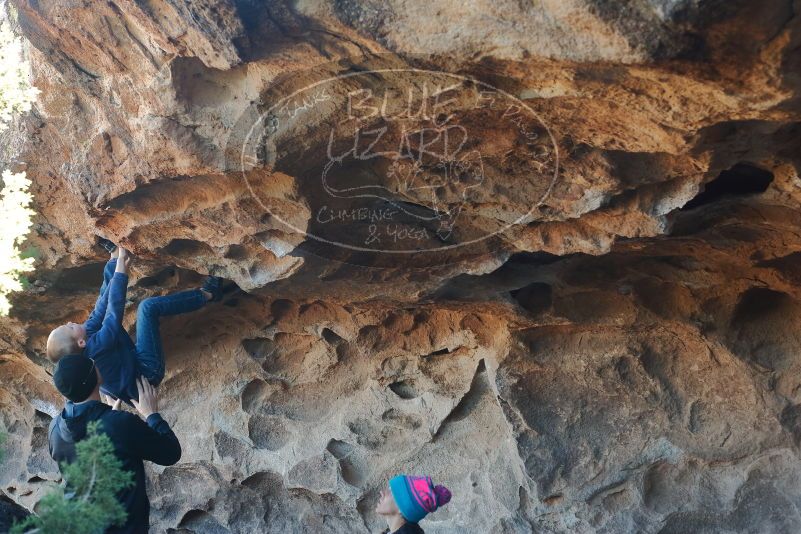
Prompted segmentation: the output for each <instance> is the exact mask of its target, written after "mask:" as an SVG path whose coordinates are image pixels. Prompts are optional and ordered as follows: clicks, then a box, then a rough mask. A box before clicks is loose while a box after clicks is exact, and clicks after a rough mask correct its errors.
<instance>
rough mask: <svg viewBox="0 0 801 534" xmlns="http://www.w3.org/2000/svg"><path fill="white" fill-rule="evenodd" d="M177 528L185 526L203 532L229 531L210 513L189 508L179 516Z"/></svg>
mask: <svg viewBox="0 0 801 534" xmlns="http://www.w3.org/2000/svg"><path fill="white" fill-rule="evenodd" d="M178 528H185V529H187V530H191V531H194V532H203V533H204V534H228V533H230V531H229V530H228V529H227V528H225V527H223V526H222V525H221V524H220V523H219V522H218V521H217V520H216V519H215V518H214V516H212V515H211V514H209V513H208V512H206V511H204V510H197V509H195V510H189V511H188V512H186V513H185V514H184V516H183V517H182V518H181V521H180V522H179V523H178Z"/></svg>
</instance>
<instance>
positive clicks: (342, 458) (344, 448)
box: [326, 439, 364, 487]
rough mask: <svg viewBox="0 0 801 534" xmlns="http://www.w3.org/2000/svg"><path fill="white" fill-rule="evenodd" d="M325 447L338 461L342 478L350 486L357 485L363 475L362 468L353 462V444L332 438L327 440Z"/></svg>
mask: <svg viewBox="0 0 801 534" xmlns="http://www.w3.org/2000/svg"><path fill="white" fill-rule="evenodd" d="M326 449H327V450H328V452H330V453H331V455H332V456H333V457H334V458H336V459H337V461H339V468H340V471H341V473H342V478H343V480H345V482H347V483H348V484H350V485H351V486H355V487H359V486H360V484H361V483H362V481H363V480H364V476H363V473H362V471H363V470H362V469H361V468H360V466H357V465H356V463H355V460H356V458H355V456H354V451H355V450H356V449H355V448H354V447H353V445H351V444H350V443H346V442H344V441H339V440H338V439H332V440H331V441H329V442H328V446H327V447H326Z"/></svg>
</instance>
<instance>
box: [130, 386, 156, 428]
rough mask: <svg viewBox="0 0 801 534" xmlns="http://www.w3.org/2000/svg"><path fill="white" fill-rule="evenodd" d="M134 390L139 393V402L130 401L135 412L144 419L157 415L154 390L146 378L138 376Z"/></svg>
mask: <svg viewBox="0 0 801 534" xmlns="http://www.w3.org/2000/svg"><path fill="white" fill-rule="evenodd" d="M136 389H137V391H138V392H139V401H136V400H133V399H131V403H133V405H134V408H136V411H137V412H139V413H140V414H142V417H144V418H145V419H147V418H148V417H150V416H151V415H153V414H154V413H158V411H159V399H158V394H157V393H156V388H154V387H153V386H151V385H150V382H148V381H147V379H146V378H143V377H141V376H140V377H139V378H137V379H136Z"/></svg>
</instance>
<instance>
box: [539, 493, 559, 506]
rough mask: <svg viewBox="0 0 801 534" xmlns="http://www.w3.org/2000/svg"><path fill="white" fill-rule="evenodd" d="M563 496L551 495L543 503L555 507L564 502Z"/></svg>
mask: <svg viewBox="0 0 801 534" xmlns="http://www.w3.org/2000/svg"><path fill="white" fill-rule="evenodd" d="M562 499H563V496H562V494H561V493H555V494H554V495H549V496H547V497H545V498H544V499H543V500H542V503H543V504H545V505H546V506H554V505H557V504H559V503H560V502H562Z"/></svg>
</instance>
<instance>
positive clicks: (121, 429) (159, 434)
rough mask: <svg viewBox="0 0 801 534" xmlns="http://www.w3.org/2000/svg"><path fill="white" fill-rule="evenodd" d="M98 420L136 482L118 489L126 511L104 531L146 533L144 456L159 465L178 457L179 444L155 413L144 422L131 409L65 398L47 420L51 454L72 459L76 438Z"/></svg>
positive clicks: (163, 421) (82, 435) (118, 456)
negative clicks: (124, 517)
mask: <svg viewBox="0 0 801 534" xmlns="http://www.w3.org/2000/svg"><path fill="white" fill-rule="evenodd" d="M93 421H100V428H99V429H100V430H101V431H102V432H103V433H104V434H106V435H108V437H109V438H110V439H111V442H112V443H113V444H114V452H115V454H116V456H117V458H119V459H120V461H121V462H122V468H123V469H125V470H126V471H132V472H133V473H134V482H135V485H134V486H132V487H131V488H129V489H127V490H124V491H122V492H120V493H119V494H118V496H117V498H118V499H119V501H120V502H121V503H122V505H123V506H124V507H125V511H126V512H128V520H127V521H126V523H125V525H124V526H123V527H112V528H110V529H109V530H107V531H106V532H107V533H115V534H123V533H124V534H139V533H146V532H147V530H148V526H149V524H150V501H148V499H147V491H146V488H145V466H144V463H143V460H148V461H151V462H153V463H157V464H159V465H172V464H174V463H175V462H177V461H178V460H180V459H181V444H180V443H179V442H178V438H176V437H175V434H174V433H173V431H172V430H171V429H170V425H168V424H167V422H166V421H165V420H164V419H162V418H161V416H160V415H159V414H157V413H154V414H152V415H151V416H150V417H148V418H147V423H145V422H144V421H142V420H141V419H140V418H139V417H137V416H136V415H134V414H132V413H128V412H123V411H119V410H112V409H111V407H110V406H108V405H106V404H103V403H102V402H100V401H86V402H82V403H79V404H73V403H72V402H70V401H67V404H66V405H65V406H64V409H63V410H62V411H61V414H59V416H58V417H56V418H55V419H53V421H52V422H51V423H50V430H49V433H48V434H49V438H50V456H52V457H53V459H54V460H56V461H57V462H59V463H62V462H72V461H73V460H74V459H75V442H77V441H80V440H82V439H83V438H84V437H86V426H87V425H88V424H89V423H91V422H93Z"/></svg>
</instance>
